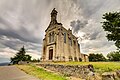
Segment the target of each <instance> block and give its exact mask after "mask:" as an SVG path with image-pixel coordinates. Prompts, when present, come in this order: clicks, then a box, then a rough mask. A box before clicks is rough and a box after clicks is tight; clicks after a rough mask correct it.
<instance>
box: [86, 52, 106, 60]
mask: <svg viewBox="0 0 120 80" xmlns="http://www.w3.org/2000/svg"><path fill="white" fill-rule="evenodd" d="M88 58H89V61H92V62H97V61H106V58H105V57H104V56H103V54H89V57H88Z"/></svg>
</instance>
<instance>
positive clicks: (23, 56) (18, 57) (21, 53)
mask: <svg viewBox="0 0 120 80" xmlns="http://www.w3.org/2000/svg"><path fill="white" fill-rule="evenodd" d="M25 53H26V51H25V48H24V46H23V47H22V48H21V49H20V50H19V52H18V53H17V54H16V55H15V56H14V57H13V58H11V62H12V63H13V64H18V62H19V61H31V56H30V55H26V54H25Z"/></svg>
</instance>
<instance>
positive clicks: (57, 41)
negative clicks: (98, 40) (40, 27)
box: [41, 8, 88, 61]
mask: <svg viewBox="0 0 120 80" xmlns="http://www.w3.org/2000/svg"><path fill="white" fill-rule="evenodd" d="M57 13H58V12H57V11H56V10H55V8H54V9H53V10H52V12H51V22H50V24H49V26H48V28H47V29H46V30H45V32H46V33H45V38H44V39H43V53H42V58H41V59H42V61H81V60H82V61H88V56H87V55H85V54H81V52H80V45H79V43H78V40H77V38H76V37H75V36H74V35H73V34H72V31H71V30H70V29H68V30H67V29H65V28H64V27H63V26H62V24H61V23H58V22H57Z"/></svg>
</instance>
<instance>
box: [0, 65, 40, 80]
mask: <svg viewBox="0 0 120 80" xmlns="http://www.w3.org/2000/svg"><path fill="white" fill-rule="evenodd" d="M0 80H39V79H38V78H35V77H33V76H30V75H28V74H26V73H25V72H23V71H21V70H20V69H18V68H17V67H15V66H1V67H0Z"/></svg>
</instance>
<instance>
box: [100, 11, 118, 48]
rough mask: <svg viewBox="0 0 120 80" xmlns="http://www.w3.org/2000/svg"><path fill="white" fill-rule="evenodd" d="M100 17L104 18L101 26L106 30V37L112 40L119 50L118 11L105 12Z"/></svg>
mask: <svg viewBox="0 0 120 80" xmlns="http://www.w3.org/2000/svg"><path fill="white" fill-rule="evenodd" d="M102 18H103V19H104V20H105V21H104V22H102V27H103V29H104V31H107V36H106V37H107V39H108V40H109V41H114V42H115V46H116V47H117V48H118V50H120V12H109V13H105V14H104V15H103V17H102Z"/></svg>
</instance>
